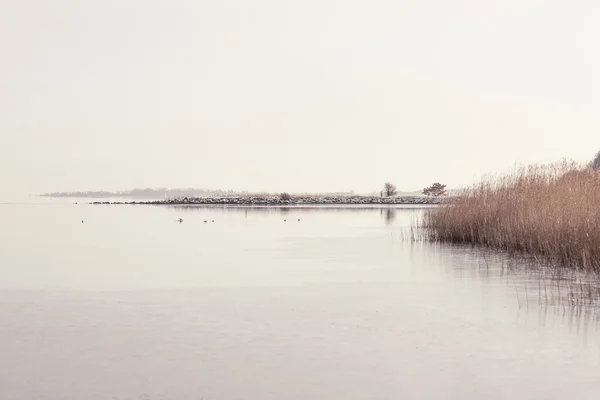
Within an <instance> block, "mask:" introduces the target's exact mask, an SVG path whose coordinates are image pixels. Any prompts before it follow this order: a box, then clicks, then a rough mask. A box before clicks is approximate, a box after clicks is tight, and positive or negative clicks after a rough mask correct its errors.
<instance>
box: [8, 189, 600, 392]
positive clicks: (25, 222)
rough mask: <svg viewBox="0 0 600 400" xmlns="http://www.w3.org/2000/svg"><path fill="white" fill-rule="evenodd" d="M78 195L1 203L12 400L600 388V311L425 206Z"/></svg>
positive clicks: (591, 389)
mask: <svg viewBox="0 0 600 400" xmlns="http://www.w3.org/2000/svg"><path fill="white" fill-rule="evenodd" d="M88 201H89V200H88ZM78 202H79V204H77V205H75V204H72V201H68V200H67V201H65V200H60V201H58V200H56V201H53V200H38V199H35V200H34V201H29V202H28V203H26V202H16V203H8V204H0V221H1V222H2V227H1V228H0V276H1V279H0V321H2V324H1V325H0V355H1V357H0V399H7V400H18V399H27V400H34V399H48V400H59V399H60V400H71V399H72V400H82V399H86V400H115V399H118V400H138V399H144V400H155V399H156V400H187V399H189V400H192V399H193V400H199V399H204V400H213V399H214V400H221V399H260V400H271V399H272V400H275V399H278V400H279V399H292V400H295V399H298V400H300V399H302V400H306V399H311V400H314V399H323V400H325V399H344V400H354V399H356V400H363V399H364V400H366V399H449V398H452V399H482V398H487V399H564V398H577V399H596V398H597V396H598V394H599V393H600V382H599V381H598V376H600V336H599V335H598V333H599V332H598V331H599V329H598V326H599V324H598V314H600V313H599V312H598V308H597V307H596V306H594V305H586V304H583V303H584V302H582V303H580V299H579V298H574V296H575V295H574V294H572V293H570V290H571V289H572V288H570V289H569V288H564V287H563V288H561V287H560V284H555V283H554V282H553V281H552V280H548V279H545V278H544V277H543V276H540V275H539V274H536V273H531V272H528V271H527V270H523V269H520V268H514V267H511V266H510V265H509V264H506V263H504V262H503V261H502V260H501V258H499V257H497V256H496V255H493V254H488V255H486V253H484V252H482V251H477V250H474V249H470V248H461V247H453V246H447V245H440V244H430V243H422V242H417V243H415V242H411V241H410V240H407V232H408V229H409V227H410V225H411V223H412V221H413V220H414V219H415V218H418V216H419V213H421V212H423V211H422V209H419V208H410V207H397V208H357V207H346V208H333V207H330V208H298V209H297V208H291V209H278V208H250V209H248V208H194V207H167V206H137V205H136V206H130V205H119V206H113V205H110V206H106V205H96V206H92V205H87V204H83V203H84V201H82V200H78ZM179 218H182V219H183V222H182V223H179V222H176V220H177V219H179ZM284 220H286V221H284ZM82 221H83V222H82ZM205 221H206V222H205ZM213 221H214V222H213Z"/></svg>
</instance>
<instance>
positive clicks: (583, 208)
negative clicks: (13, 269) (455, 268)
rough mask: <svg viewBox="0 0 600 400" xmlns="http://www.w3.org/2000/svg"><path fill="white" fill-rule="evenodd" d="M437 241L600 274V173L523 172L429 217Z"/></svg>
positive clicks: (478, 188)
mask: <svg viewBox="0 0 600 400" xmlns="http://www.w3.org/2000/svg"><path fill="white" fill-rule="evenodd" d="M421 227H422V228H425V229H424V231H425V235H427V237H428V239H430V240H434V241H443V242H452V243H470V244H475V245H483V246H489V247H492V248H495V249H499V250H504V251H507V252H515V253H523V254H526V255H532V256H535V257H539V258H541V259H543V260H545V261H547V262H548V263H549V264H553V265H561V266H567V267H571V268H574V269H583V270H587V271H594V272H600V172H598V171H594V170H592V169H591V168H587V167H583V166H580V165H577V164H575V163H567V162H562V163H557V164H552V165H545V166H544V165H535V166H530V167H523V168H520V169H518V170H516V171H514V172H513V173H512V174H509V175H505V176H498V177H491V178H488V179H485V180H484V181H482V182H480V183H478V184H476V185H474V186H472V187H470V188H467V189H465V190H463V191H462V193H460V194H459V196H458V197H457V199H456V200H455V201H453V202H452V203H451V204H447V205H443V206H441V207H439V208H437V209H435V210H431V211H429V212H427V213H425V215H424V217H423V219H422V221H421Z"/></svg>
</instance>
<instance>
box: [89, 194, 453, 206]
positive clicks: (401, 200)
mask: <svg viewBox="0 0 600 400" xmlns="http://www.w3.org/2000/svg"><path fill="white" fill-rule="evenodd" d="M449 200H450V198H449V197H426V196H394V197H378V196H352V197H336V196H293V197H292V198H291V199H290V200H282V199H281V198H280V197H279V196H272V197H271V196H270V197H262V196H260V197H259V196H231V197H184V198H179V199H168V200H154V201H113V202H110V201H94V202H90V203H89V204H95V205H98V204H103V205H107V204H109V205H119V204H130V205H192V206H193V205H202V206H204V205H215V206H273V207H282V206H284V207H289V206H307V205H316V206H327V205H438V204H445V203H447V202H448V201H449Z"/></svg>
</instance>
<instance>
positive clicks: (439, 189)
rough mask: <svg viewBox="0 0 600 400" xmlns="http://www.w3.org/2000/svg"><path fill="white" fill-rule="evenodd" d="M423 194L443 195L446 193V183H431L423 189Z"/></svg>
mask: <svg viewBox="0 0 600 400" xmlns="http://www.w3.org/2000/svg"><path fill="white" fill-rule="evenodd" d="M423 194H424V195H425V196H434V197H439V196H445V195H446V185H442V184H441V183H439V182H436V183H434V184H432V185H431V186H429V187H426V188H425V189H423Z"/></svg>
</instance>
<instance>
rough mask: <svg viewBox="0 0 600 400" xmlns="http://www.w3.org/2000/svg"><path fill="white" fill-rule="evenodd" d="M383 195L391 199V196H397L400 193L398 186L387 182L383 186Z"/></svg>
mask: <svg viewBox="0 0 600 400" xmlns="http://www.w3.org/2000/svg"><path fill="white" fill-rule="evenodd" d="M382 193H383V195H385V196H386V197H391V196H395V195H396V193H398V190H397V189H396V185H393V184H392V183H390V182H386V183H385V184H384V185H383V191H382Z"/></svg>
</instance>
